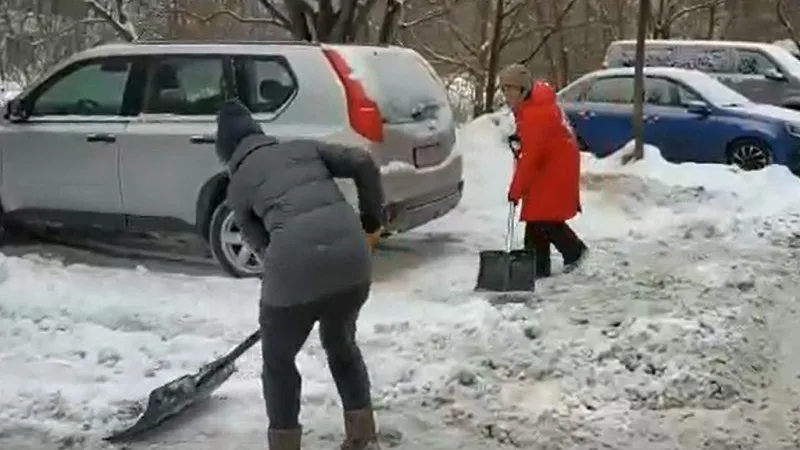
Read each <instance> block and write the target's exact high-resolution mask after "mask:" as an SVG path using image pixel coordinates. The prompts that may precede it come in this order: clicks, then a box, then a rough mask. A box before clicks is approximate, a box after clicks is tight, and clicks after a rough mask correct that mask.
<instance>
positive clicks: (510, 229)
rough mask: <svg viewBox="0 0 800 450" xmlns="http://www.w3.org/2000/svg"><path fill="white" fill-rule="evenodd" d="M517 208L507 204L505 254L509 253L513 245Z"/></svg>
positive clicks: (512, 204)
mask: <svg viewBox="0 0 800 450" xmlns="http://www.w3.org/2000/svg"><path fill="white" fill-rule="evenodd" d="M516 215H517V206H516V205H515V204H514V203H512V202H508V222H506V253H511V247H513V245H514V231H515V230H514V229H515V228H516V224H517V220H516Z"/></svg>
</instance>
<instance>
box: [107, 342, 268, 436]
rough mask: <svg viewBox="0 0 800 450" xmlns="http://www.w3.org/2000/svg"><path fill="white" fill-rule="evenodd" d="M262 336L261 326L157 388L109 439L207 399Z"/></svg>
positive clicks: (140, 429) (130, 433) (152, 424)
mask: <svg viewBox="0 0 800 450" xmlns="http://www.w3.org/2000/svg"><path fill="white" fill-rule="evenodd" d="M260 337H261V330H260V329H259V330H257V331H255V332H254V333H253V334H251V335H250V336H248V337H247V339H245V340H244V341H242V343H241V344H239V345H237V346H236V347H235V348H234V349H233V350H231V351H230V353H228V354H227V355H225V356H222V357H220V358H218V359H216V360H214V361H212V362H210V363H208V364H206V365H204V366H202V367H201V368H200V369H199V370H198V371H197V373H195V374H191V375H184V376H182V377H180V378H177V379H175V380H172V381H170V382H169V383H167V384H165V385H163V386H161V387H159V388H156V389H154V390H153V391H152V392H150V395H149V396H148V399H147V407H146V408H145V410H144V412H143V413H142V415H141V416H139V419H138V420H137V421H136V423H134V424H133V425H131V426H129V427H128V428H125V429H123V430H119V431H116V432H114V433H113V434H111V435H110V436H108V437H106V438H105V440H106V441H110V442H117V441H121V440H125V439H130V438H134V437H136V436H138V435H140V434H141V433H144V432H146V431H149V430H151V429H153V428H155V427H156V426H158V425H159V424H161V423H163V422H164V421H165V420H167V419H169V418H172V417H174V416H176V415H178V414H179V413H180V412H181V411H183V410H184V409H186V408H187V407H189V406H192V405H194V404H196V403H198V402H200V401H202V400H205V399H207V398H208V397H209V396H210V395H211V394H212V393H213V392H214V391H215V390H217V388H219V387H220V386H222V384H223V383H224V382H225V381H227V380H228V378H230V376H231V375H233V373H234V372H236V365H235V364H234V362H235V361H236V359H237V358H239V357H240V356H242V354H244V352H246V351H247V350H249V349H250V348H251V347H252V346H253V345H255V344H256V342H258V341H259V339H260Z"/></svg>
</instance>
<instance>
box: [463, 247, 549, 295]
mask: <svg viewBox="0 0 800 450" xmlns="http://www.w3.org/2000/svg"><path fill="white" fill-rule="evenodd" d="M535 286H536V257H535V253H534V252H533V250H512V251H511V252H505V251H502V250H485V251H482V252H480V265H479V267H478V281H477V283H476V285H475V290H476V291H491V292H518V291H527V292H533V291H534V289H535Z"/></svg>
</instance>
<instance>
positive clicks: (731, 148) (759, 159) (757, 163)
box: [728, 138, 772, 170]
mask: <svg viewBox="0 0 800 450" xmlns="http://www.w3.org/2000/svg"><path fill="white" fill-rule="evenodd" d="M728 164H733V165H735V166H738V167H739V168H741V169H742V170H761V169H763V168H765V167H767V166H768V165H770V164H772V150H771V149H770V148H769V145H767V143H766V142H764V141H762V140H760V139H751V138H745V139H737V140H735V141H733V142H731V143H730V145H728Z"/></svg>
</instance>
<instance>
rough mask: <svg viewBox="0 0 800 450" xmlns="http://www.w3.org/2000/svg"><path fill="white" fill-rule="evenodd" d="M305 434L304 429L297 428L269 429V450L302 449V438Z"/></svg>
mask: <svg viewBox="0 0 800 450" xmlns="http://www.w3.org/2000/svg"><path fill="white" fill-rule="evenodd" d="M302 436H303V430H302V429H301V428H297V429H294V430H268V431H267V442H268V443H269V446H268V447H267V448H268V449H269V450H300V439H301V438H302Z"/></svg>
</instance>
